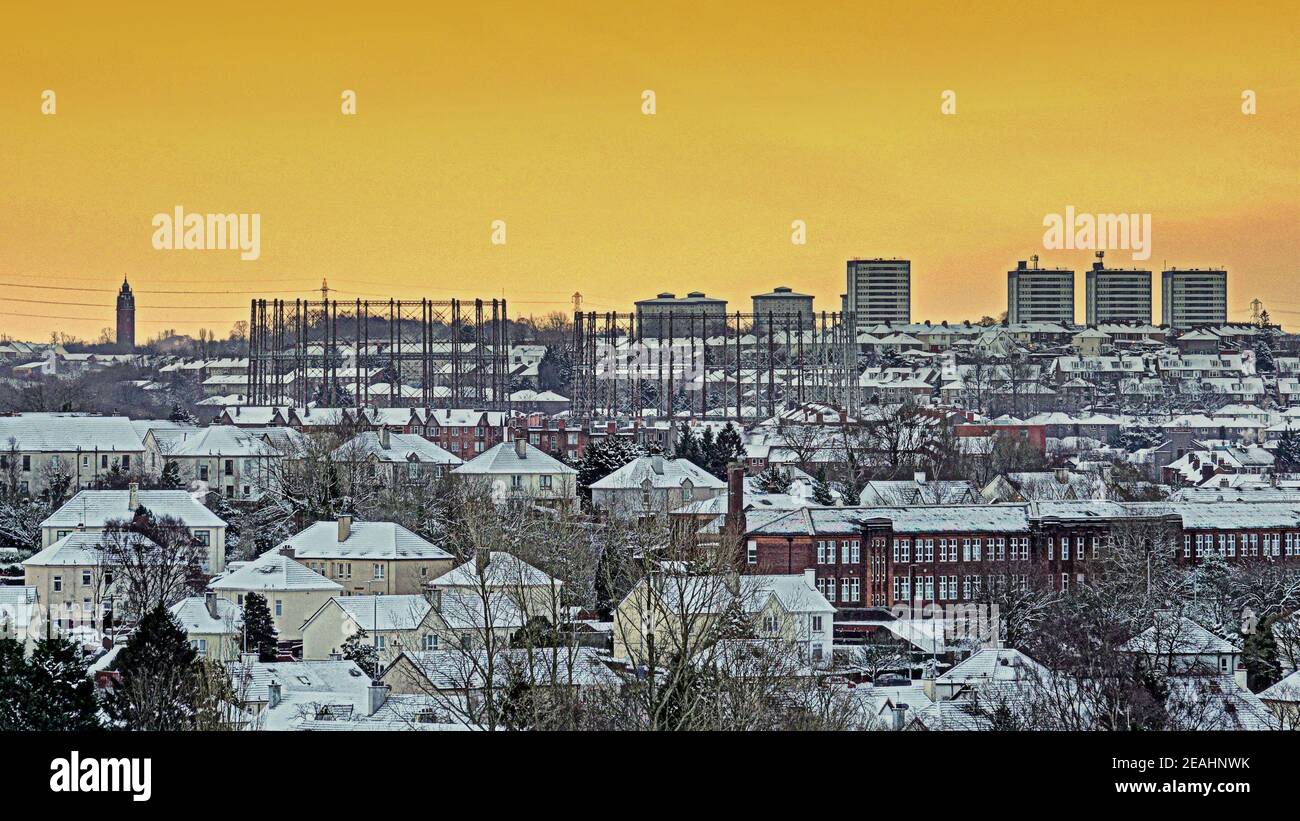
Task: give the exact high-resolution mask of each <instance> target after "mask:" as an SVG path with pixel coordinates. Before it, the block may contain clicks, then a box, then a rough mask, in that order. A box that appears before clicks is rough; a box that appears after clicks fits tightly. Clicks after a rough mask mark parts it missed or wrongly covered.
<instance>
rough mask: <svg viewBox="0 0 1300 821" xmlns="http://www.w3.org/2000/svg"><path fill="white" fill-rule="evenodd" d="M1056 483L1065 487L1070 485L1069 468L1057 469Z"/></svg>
mask: <svg viewBox="0 0 1300 821" xmlns="http://www.w3.org/2000/svg"><path fill="white" fill-rule="evenodd" d="M1056 481H1058V482H1060V483H1061V484H1063V485H1068V484H1069V483H1070V469H1069V468H1057V469H1056Z"/></svg>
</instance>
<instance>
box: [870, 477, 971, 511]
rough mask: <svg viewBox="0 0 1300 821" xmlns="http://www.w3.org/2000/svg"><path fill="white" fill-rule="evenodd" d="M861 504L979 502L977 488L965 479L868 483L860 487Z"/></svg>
mask: <svg viewBox="0 0 1300 821" xmlns="http://www.w3.org/2000/svg"><path fill="white" fill-rule="evenodd" d="M858 501H859V502H860V503H861V504H863V505H891V506H892V505H917V504H921V505H939V504H954V503H961V502H978V501H980V494H979V488H977V487H975V485H974V484H973V483H971V482H969V481H966V480H958V481H948V480H939V481H934V480H929V481H927V480H922V481H919V482H918V481H916V480H915V479H905V480H897V481H885V480H878V481H871V482H867V484H866V486H865V487H863V488H862V493H861V494H860V495H859V497H858Z"/></svg>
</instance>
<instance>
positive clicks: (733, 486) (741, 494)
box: [726, 462, 745, 539]
mask: <svg viewBox="0 0 1300 821" xmlns="http://www.w3.org/2000/svg"><path fill="white" fill-rule="evenodd" d="M726 527H727V528H728V529H729V530H730V531H731V532H732V533H734V534H735V538H736V539H739V538H740V537H741V536H743V535H744V533H745V466H744V465H743V464H741V463H740V462H730V463H729V464H728V465H727V518H726Z"/></svg>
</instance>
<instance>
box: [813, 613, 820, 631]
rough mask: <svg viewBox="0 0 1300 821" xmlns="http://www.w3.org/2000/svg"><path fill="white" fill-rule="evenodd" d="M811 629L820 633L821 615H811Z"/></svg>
mask: <svg viewBox="0 0 1300 821" xmlns="http://www.w3.org/2000/svg"><path fill="white" fill-rule="evenodd" d="M812 631H813V632H814V633H820V632H821V631H822V617H821V616H813V617H812Z"/></svg>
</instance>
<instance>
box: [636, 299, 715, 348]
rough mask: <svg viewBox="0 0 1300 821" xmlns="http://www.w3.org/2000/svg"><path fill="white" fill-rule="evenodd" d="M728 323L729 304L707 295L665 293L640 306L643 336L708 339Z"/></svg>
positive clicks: (642, 302)
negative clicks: (708, 336) (682, 295)
mask: <svg viewBox="0 0 1300 821" xmlns="http://www.w3.org/2000/svg"><path fill="white" fill-rule="evenodd" d="M726 322H727V300H725V299H717V298H716V297H709V296H705V295H704V292H703V291H691V292H690V293H689V294H687V295H686V296H684V297H678V296H677V295H676V294H671V293H667V292H665V293H661V294H658V295H657V296H655V297H654V298H653V299H641V300H637V302H636V324H637V328H638V330H639V332H640V334H641V336H649V337H655V338H664V337H669V336H671V337H673V338H687V337H690V336H707V335H712V334H715V333H719V332H720V331H721V329H722V328H723V327H725V325H726Z"/></svg>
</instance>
